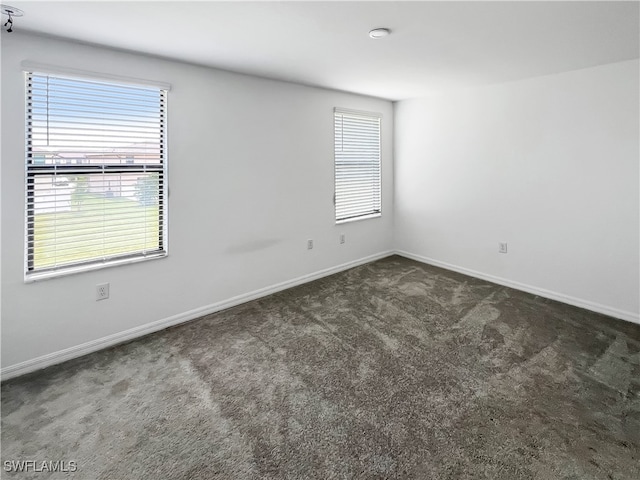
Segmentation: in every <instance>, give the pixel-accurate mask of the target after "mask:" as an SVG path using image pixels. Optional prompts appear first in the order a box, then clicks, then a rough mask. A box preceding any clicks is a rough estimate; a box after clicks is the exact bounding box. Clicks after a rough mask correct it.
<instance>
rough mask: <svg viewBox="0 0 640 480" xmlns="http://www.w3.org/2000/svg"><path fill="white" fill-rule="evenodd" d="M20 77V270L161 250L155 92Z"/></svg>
mask: <svg viewBox="0 0 640 480" xmlns="http://www.w3.org/2000/svg"><path fill="white" fill-rule="evenodd" d="M28 80H29V87H28V88H29V90H28V94H29V100H28V107H27V108H28V119H29V120H30V123H29V125H28V129H29V131H28V134H30V135H29V137H28V138H29V139H30V142H31V143H30V145H29V144H28V146H27V152H28V153H29V154H30V156H28V158H27V162H28V164H27V170H28V173H29V175H28V176H29V178H30V179H31V185H32V187H31V188H29V187H28V189H27V194H28V199H27V202H28V205H29V206H30V208H28V211H29V215H28V217H29V218H28V219H27V222H28V224H27V225H28V226H27V228H28V232H27V233H28V235H29V236H30V238H31V241H30V242H29V245H28V270H30V271H37V270H43V269H52V268H57V267H60V266H65V265H72V264H76V263H86V262H95V261H102V262H104V261H106V260H109V259H112V258H117V257H122V256H127V255H137V254H143V255H144V254H146V253H148V252H154V251H160V250H162V248H163V247H162V222H163V208H161V205H162V203H163V184H164V177H163V173H164V171H163V161H164V151H163V138H164V134H165V132H164V128H165V127H164V97H163V95H164V92H162V91H161V90H159V89H157V88H151V87H135V86H128V85H118V84H111V83H109V82H99V81H89V80H80V79H71V78H62V77H54V76H47V75H39V74H32V75H30V77H29V79H28ZM119 166H122V167H119ZM28 182H29V179H28Z"/></svg>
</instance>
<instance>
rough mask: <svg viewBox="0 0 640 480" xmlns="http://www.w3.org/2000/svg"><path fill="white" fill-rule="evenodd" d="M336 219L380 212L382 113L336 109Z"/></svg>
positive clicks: (372, 214) (346, 219)
mask: <svg viewBox="0 0 640 480" xmlns="http://www.w3.org/2000/svg"><path fill="white" fill-rule="evenodd" d="M334 127H335V205H336V222H344V221H348V220H354V219H360V218H368V217H372V216H379V215H380V207H381V201H380V115H377V114H373V113H364V112H354V111H349V110H342V109H338V108H336V109H335V112H334Z"/></svg>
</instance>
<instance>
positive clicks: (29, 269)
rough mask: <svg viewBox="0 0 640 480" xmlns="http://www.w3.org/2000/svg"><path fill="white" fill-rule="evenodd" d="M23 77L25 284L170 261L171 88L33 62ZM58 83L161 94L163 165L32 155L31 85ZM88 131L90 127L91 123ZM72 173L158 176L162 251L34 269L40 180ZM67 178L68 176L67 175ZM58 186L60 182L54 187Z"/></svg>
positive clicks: (35, 152)
mask: <svg viewBox="0 0 640 480" xmlns="http://www.w3.org/2000/svg"><path fill="white" fill-rule="evenodd" d="M22 67H23V75H24V86H25V92H24V101H25V110H24V112H25V128H24V132H25V139H24V146H25V151H24V154H25V156H24V195H25V198H24V219H25V220H24V222H25V223H24V270H23V271H24V281H25V283H31V282H35V281H39V280H45V279H50V278H56V277H62V276H67V275H71V274H76V273H81V272H86V271H92V270H99V269H103V268H109V267H114V266H119V265H126V264H132V263H139V262H144V261H148V260H154V259H158V258H164V257H166V256H167V255H168V239H169V237H168V210H169V208H168V203H169V202H168V196H169V182H168V149H167V146H168V145H167V143H168V142H167V137H168V135H167V126H168V119H167V110H168V105H167V104H168V92H169V90H170V89H171V86H170V85H169V84H166V83H162V82H153V81H147V80H140V79H133V78H129V77H120V76H115V75H106V74H100V73H94V72H85V71H81V70H74V69H65V68H58V67H51V66H43V65H40V64H35V63H31V62H23V63H22ZM34 75H35V76H39V77H43V76H44V77H54V78H59V79H63V80H71V81H74V80H75V81H89V82H91V81H93V82H99V83H102V84H110V85H112V86H114V87H134V88H135V87H143V88H152V89H154V90H155V89H157V90H158V93H159V104H158V106H159V112H160V115H159V118H160V120H159V128H160V139H159V141H158V147H159V150H160V153H159V156H160V163H159V164H153V163H150V162H149V163H139V164H130V163H128V162H127V163H121V164H109V163H108V161H105V162H103V163H70V164H67V163H66V162H61V163H53V164H46V163H44V161H43V162H40V161H38V160H41V159H36V157H37V155H38V152H37V151H34V150H33V145H32V142H31V135H32V126H31V113H30V106H31V105H32V104H33V102H32V100H31V99H30V92H31V86H30V83H29V82H30V79H31V78H32V76H34ZM86 125H90V123H87V124H86ZM65 171H68V172H73V173H75V174H76V175H78V174H79V175H85V174H86V175H91V174H93V175H95V174H101V175H108V174H117V175H120V174H131V173H145V174H146V173H157V174H158V177H159V180H158V184H159V187H158V249H157V250H153V251H151V252H148V253H147V252H146V251H145V250H138V251H136V252H132V253H126V254H120V255H114V256H112V257H108V258H93V259H89V260H87V259H85V260H80V261H77V262H74V263H67V264H63V265H59V266H58V265H54V266H53V267H41V268H36V267H35V266H34V259H35V258H34V257H35V248H36V239H35V232H34V230H35V228H34V221H35V215H36V213H35V207H34V204H35V196H34V195H33V193H34V185H35V180H36V178H38V176H44V175H48V176H51V177H52V178H53V179H54V180H55V177H56V176H58V175H60V172H65ZM63 175H64V173H63ZM54 183H55V181H54Z"/></svg>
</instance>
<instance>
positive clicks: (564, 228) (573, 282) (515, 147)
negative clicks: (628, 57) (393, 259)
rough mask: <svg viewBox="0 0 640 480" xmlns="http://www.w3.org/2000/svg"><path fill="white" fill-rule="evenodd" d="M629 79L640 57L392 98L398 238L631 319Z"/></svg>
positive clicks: (632, 100) (633, 211)
mask: <svg viewBox="0 0 640 480" xmlns="http://www.w3.org/2000/svg"><path fill="white" fill-rule="evenodd" d="M638 90H639V75H638V61H637V60H636V61H629V62H622V63H617V64H611V65H606V66H601V67H596V68H590V69H585V70H579V71H574V72H569V73H565V74H561V75H552V76H546V77H539V78H535V79H530V80H526V81H520V82H514V83H508V84H502V85H498V86H492V87H486V88H479V89H475V90H468V91H464V92H458V93H448V94H443V95H440V96H434V97H433V98H423V99H416V100H409V101H403V102H400V103H398V104H397V105H396V117H395V118H396V129H395V146H396V150H395V182H396V187H395V194H396V197H395V206H396V211H395V213H396V215H395V225H396V229H395V235H396V236H395V244H396V248H398V249H399V250H402V251H405V252H408V253H410V254H411V255H412V256H414V257H416V258H420V259H422V260H426V261H428V262H431V263H435V264H440V265H443V266H447V267H448V268H454V269H458V270H460V271H467V272H469V271H471V272H472V273H474V274H475V275H479V276H484V277H485V278H490V279H492V280H494V281H495V280H497V281H499V282H501V283H505V284H511V285H515V286H517V287H518V288H523V289H525V290H527V289H528V290H530V291H534V292H538V293H542V294H543V295H545V296H549V297H552V298H558V299H561V300H564V301H567V302H569V303H574V304H578V305H582V306H586V307H588V308H591V309H594V310H597V311H601V312H604V313H608V314H611V315H614V316H617V317H619V318H626V319H628V320H632V321H636V322H638V321H639V318H638V310H639V299H638V296H639V291H640V285H639V281H638V272H639V262H638V251H639V240H638V232H639V225H638V221H639V206H638V205H639V198H638V185H639V172H638V163H639V157H640V153H639V141H640V139H639V134H638V132H639V125H638V118H639V111H638V109H639V100H640V99H639V95H638ZM501 241H504V242H508V248H509V252H508V253H507V254H506V255H504V254H498V251H497V250H498V248H497V247H498V242H501Z"/></svg>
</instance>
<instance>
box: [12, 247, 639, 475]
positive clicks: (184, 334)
mask: <svg viewBox="0 0 640 480" xmlns="http://www.w3.org/2000/svg"><path fill="white" fill-rule="evenodd" d="M27 459H34V460H38V461H42V460H52V461H55V460H65V461H70V460H73V461H75V462H77V468H78V470H77V471H76V472H75V473H74V474H55V475H51V476H49V475H47V474H45V473H30V474H25V473H22V474H15V476H14V474H12V473H6V472H3V473H4V475H3V478H38V479H44V478H80V479H90V480H93V479H105V480H106V479H108V480H117V479H184V480H188V479H194V480H195V479H213V478H224V479H306V478H316V479H338V478H340V479H343V478H344V479H348V478H361V479H374V478H418V479H445V478H451V479H480V478H488V479H507V480H515V479H525V478H532V479H634V480H637V479H639V478H640V326H639V325H634V324H631V323H626V322H623V321H617V320H614V319H611V318H608V317H605V316H602V315H598V314H594V313H590V312H587V311H585V310H581V309H578V308H574V307H571V306H567V305H563V304H560V303H557V302H553V301H550V300H545V299H542V298H539V297H535V296H533V295H529V294H525V293H521V292H518V291H514V290H511V289H508V288H504V287H501V286H497V285H493V284H490V283H487V282H484V281H482V280H477V279H473V278H470V277H466V276H463V275H460V274H457V273H452V272H448V271H445V270H441V269H438V268H434V267H430V266H427V265H423V264H420V263H417V262H414V261H411V260H407V259H404V258H401V257H397V256H396V257H390V258H387V259H384V260H381V261H378V262H375V263H371V264H368V265H364V266H361V267H358V268H354V269H352V270H349V271H347V272H343V273H340V274H337V275H333V276H331V277H327V278H325V279H322V280H319V281H315V282H312V283H309V284H306V285H303V286H300V287H297V288H293V289H291V290H288V291H285V292H282V293H279V294H276V295H272V296H270V297H267V298H264V299H261V300H257V301H254V302H250V303H247V304H244V305H242V306H239V307H236V308H233V309H230V310H227V311H224V312H221V313H217V314H214V315H210V316H208V317H205V318H203V319H200V320H197V321H194V322H191V323H189V324H187V325H183V326H180V327H176V328H173V329H170V330H166V331H164V332H160V333H157V334H154V335H151V336H148V337H145V338H143V339H141V340H138V341H135V342H131V343H128V344H126V345H122V346H119V347H116V348H112V349H109V350H105V351H102V352H98V353H96V354H92V355H89V356H87V357H84V358H81V359H78V360H74V361H71V362H67V363H65V364H63V365H60V366H56V367H52V368H49V369H47V370H44V371H41V372H38V373H35V374H32V375H28V376H25V377H22V378H18V379H14V380H11V381H8V382H6V383H5V384H3V386H2V461H3V465H5V464H4V462H5V461H10V460H27Z"/></svg>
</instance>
